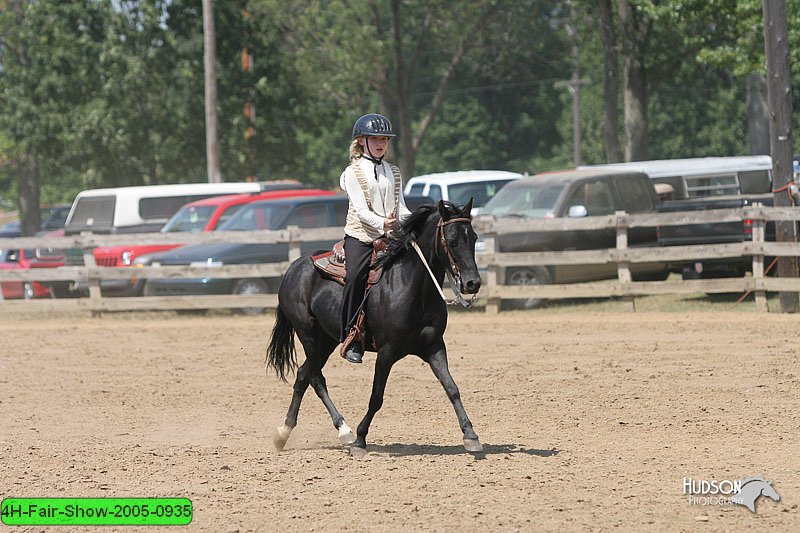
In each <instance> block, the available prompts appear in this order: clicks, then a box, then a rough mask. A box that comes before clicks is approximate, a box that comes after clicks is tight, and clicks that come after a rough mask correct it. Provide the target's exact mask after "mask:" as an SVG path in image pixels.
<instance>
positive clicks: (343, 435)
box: [339, 422, 356, 446]
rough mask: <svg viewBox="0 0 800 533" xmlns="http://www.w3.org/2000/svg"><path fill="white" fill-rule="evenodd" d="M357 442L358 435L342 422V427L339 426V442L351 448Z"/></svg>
mask: <svg viewBox="0 0 800 533" xmlns="http://www.w3.org/2000/svg"><path fill="white" fill-rule="evenodd" d="M355 441H356V434H355V433H353V430H352V429H350V426H348V425H347V424H346V423H344V422H342V425H341V426H339V442H341V443H342V444H344V445H345V446H350V445H351V444H353V443H354V442H355Z"/></svg>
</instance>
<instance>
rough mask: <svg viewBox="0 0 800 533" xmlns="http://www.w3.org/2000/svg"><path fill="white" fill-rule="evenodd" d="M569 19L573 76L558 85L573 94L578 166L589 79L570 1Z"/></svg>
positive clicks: (565, 25)
mask: <svg viewBox="0 0 800 533" xmlns="http://www.w3.org/2000/svg"><path fill="white" fill-rule="evenodd" d="M567 4H568V5H569V20H568V21H567V22H566V23H565V24H564V28H565V29H566V30H567V34H568V35H569V36H570V39H571V40H572V77H571V78H570V79H569V80H565V81H557V82H556V83H555V86H556V87H567V89H569V92H570V94H572V160H573V163H574V165H575V166H576V167H577V166H579V165H582V164H583V156H582V155H581V85H586V84H587V83H589V80H587V79H582V78H581V76H580V57H579V53H578V52H579V48H578V28H577V26H576V23H575V21H576V15H575V6H574V5H573V3H572V1H568V2H567Z"/></svg>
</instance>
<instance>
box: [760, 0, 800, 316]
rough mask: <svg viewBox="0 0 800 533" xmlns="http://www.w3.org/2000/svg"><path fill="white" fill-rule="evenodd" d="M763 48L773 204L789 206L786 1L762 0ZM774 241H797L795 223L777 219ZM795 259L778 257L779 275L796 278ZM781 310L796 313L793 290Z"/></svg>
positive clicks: (789, 98)
mask: <svg viewBox="0 0 800 533" xmlns="http://www.w3.org/2000/svg"><path fill="white" fill-rule="evenodd" d="M763 9H764V50H765V55H766V58H767V99H768V101H769V117H770V121H769V136H770V154H771V155H772V187H773V189H774V190H775V191H776V192H775V205H776V206H784V207H786V206H790V205H791V202H790V201H789V195H788V194H786V191H785V190H784V189H785V188H786V187H787V186H788V185H789V183H790V182H791V181H792V86H791V80H792V76H791V72H790V67H789V41H788V35H787V30H786V2H785V1H782V0H764V2H763ZM775 240H776V241H778V242H797V233H796V225H795V223H794V222H776V223H775ZM797 273H798V272H797V258H796V257H781V258H779V259H778V276H780V277H782V278H796V277H797ZM780 301H781V310H782V311H783V312H784V313H796V312H797V309H798V295H797V293H796V292H786V291H782V292H781V293H780Z"/></svg>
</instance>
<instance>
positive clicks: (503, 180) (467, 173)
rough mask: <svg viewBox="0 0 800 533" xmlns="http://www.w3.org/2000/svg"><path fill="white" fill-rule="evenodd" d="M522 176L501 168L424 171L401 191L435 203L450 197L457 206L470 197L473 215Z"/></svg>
mask: <svg viewBox="0 0 800 533" xmlns="http://www.w3.org/2000/svg"><path fill="white" fill-rule="evenodd" d="M522 176H523V175H522V174H517V173H515V172H506V171H504V170H463V171H458V172H439V173H436V174H423V175H421V176H415V177H413V178H411V179H410V180H408V182H406V186H405V189H403V193H404V194H406V195H425V196H428V197H429V198H431V200H433V201H434V202H438V201H439V200H449V201H451V202H453V203H455V204H460V205H464V204H466V203H467V202H468V201H469V199H470V198H472V199H473V201H472V206H473V207H472V214H473V215H476V214H478V213H480V211H481V209H482V208H483V206H485V205H486V202H488V201H489V200H491V199H492V198H493V197H494V195H495V194H497V193H498V191H500V190H501V189H502V188H503V187H504V186H505V185H506V184H508V183H510V182H511V181H513V180H516V179H519V178H521V177H522Z"/></svg>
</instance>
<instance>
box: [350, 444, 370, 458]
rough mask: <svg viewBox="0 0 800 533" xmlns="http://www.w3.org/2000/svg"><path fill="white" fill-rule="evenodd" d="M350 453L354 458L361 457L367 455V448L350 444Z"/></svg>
mask: <svg viewBox="0 0 800 533" xmlns="http://www.w3.org/2000/svg"><path fill="white" fill-rule="evenodd" d="M350 455H352V456H353V457H355V458H356V459H363V458H364V457H366V456H367V449H366V448H361V447H360V446H350Z"/></svg>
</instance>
